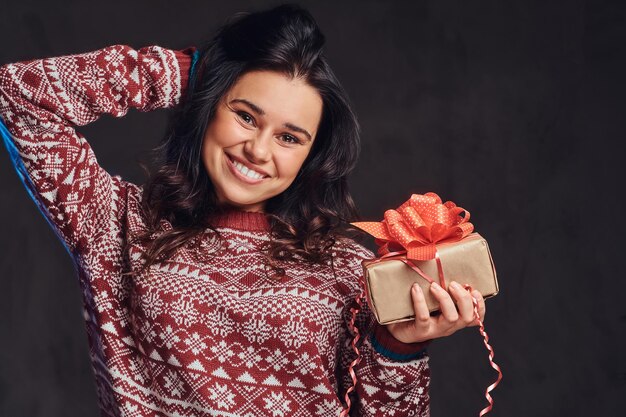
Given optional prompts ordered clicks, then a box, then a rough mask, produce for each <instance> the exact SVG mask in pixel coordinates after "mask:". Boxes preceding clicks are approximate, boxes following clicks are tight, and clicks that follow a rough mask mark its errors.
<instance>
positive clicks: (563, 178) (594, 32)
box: [0, 0, 626, 417]
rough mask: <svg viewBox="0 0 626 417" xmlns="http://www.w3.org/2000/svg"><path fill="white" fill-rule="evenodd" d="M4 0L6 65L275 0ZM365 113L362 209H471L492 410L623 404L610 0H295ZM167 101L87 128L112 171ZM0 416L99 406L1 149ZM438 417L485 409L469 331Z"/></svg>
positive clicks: (437, 371)
mask: <svg viewBox="0 0 626 417" xmlns="http://www.w3.org/2000/svg"><path fill="white" fill-rule="evenodd" d="M226 3H227V2H223V1H222V2H209V1H184V2H178V3H177V4H176V5H174V4H175V3H174V2H168V1H150V2H148V1H141V2H140V1H133V2H121V1H107V2H98V3H96V2H78V1H65V2H63V3H62V4H59V3H55V2H45V1H41V0H40V1H28V0H23V1H21V2H19V3H18V2H11V3H10V4H9V3H8V2H4V3H3V4H1V7H2V12H1V14H0V39H2V47H1V48H0V63H1V64H4V63H8V62H14V61H19V60H23V59H31V58H43V57H45V56H56V55H62V54H68V53H78V52H85V51H88V50H93V49H97V48H100V47H104V46H107V45H110V44H115V43H124V44H128V45H131V46H133V47H141V46H145V45H149V44H159V45H162V46H166V47H170V48H174V49H176V48H183V47H185V46H187V45H193V44H197V43H198V42H199V41H200V40H201V39H204V38H205V37H207V36H208V35H209V34H211V33H212V31H213V30H214V29H216V28H217V27H218V25H219V24H221V23H222V22H223V21H224V19H225V18H226V17H228V16H229V15H231V14H232V13H234V12H236V11H240V10H251V9H254V8H257V7H261V6H263V5H272V4H276V2H261V1H255V2H252V1H230V2H228V4H226ZM302 4H304V5H306V6H308V7H309V9H310V11H311V12H312V13H313V14H314V16H315V17H316V18H317V20H318V22H319V24H320V26H321V27H322V30H323V31H324V33H325V34H326V36H327V47H326V53H327V55H328V57H329V59H330V62H331V65H333V68H334V69H335V71H336V73H337V75H338V77H339V79H340V80H341V81H342V83H343V85H344V86H345V87H346V89H347V90H348V92H349V94H350V96H351V98H352V100H353V102H354V107H355V109H356V112H357V114H358V116H359V119H360V121H361V124H362V131H363V152H362V157H361V160H360V164H359V166H358V168H357V170H356V172H355V173H354V176H353V178H352V187H353V192H354V196H355V199H356V201H357V202H358V204H359V206H360V207H361V209H362V214H363V216H364V217H366V218H368V219H371V220H376V219H379V218H380V217H381V216H382V213H383V211H384V209H385V208H388V207H391V206H394V207H395V206H397V205H398V204H400V203H401V202H403V201H404V200H405V199H406V198H408V196H409V195H410V193H412V192H417V193H424V192H427V191H435V192H437V193H438V194H439V195H440V196H441V197H442V198H443V199H444V201H445V200H448V199H450V200H453V201H455V202H457V203H458V204H459V205H461V206H463V207H465V208H466V209H468V210H469V211H470V212H471V213H472V222H473V223H474V225H475V227H476V230H477V231H479V232H480V233H481V234H482V235H483V236H485V237H486V238H487V239H488V241H489V243H490V247H491V250H492V253H493V256H494V259H495V262H496V267H497V271H498V277H499V281H500V285H501V293H500V295H498V296H497V297H495V298H494V299H491V300H489V301H488V303H487V318H486V326H487V330H488V332H489V335H490V337H491V342H492V344H493V347H494V349H495V359H496V362H497V363H499V364H500V365H501V367H502V369H503V372H504V380H503V381H502V383H501V384H500V386H498V387H497V388H496V390H495V391H494V392H493V396H494V399H495V408H494V410H493V411H492V413H490V414H489V415H493V416H507V417H514V416H569V417H575V416H588V415H594V416H595V415H597V416H623V415H625V413H626V395H625V394H626V357H625V355H624V352H626V303H625V301H624V297H625V296H626V285H625V283H624V282H625V280H624V278H625V277H624V274H623V273H622V272H621V271H620V269H619V268H618V266H620V264H622V262H621V261H622V260H623V255H622V248H623V245H622V244H621V239H620V233H621V234H622V235H623V233H624V226H623V224H624V222H623V221H622V220H620V219H619V217H618V216H617V214H618V211H619V210H620V207H621V205H622V203H623V202H624V198H623V194H622V193H623V188H622V186H621V181H619V180H618V178H619V177H622V178H623V177H624V172H623V171H624V170H623V164H624V160H623V159H624V158H623V157H624V143H623V140H624V138H625V135H624V133H625V132H626V129H625V126H624V110H625V109H626V106H625V100H624V95H625V93H626V88H625V86H626V83H625V82H624V75H625V74H626V71H625V70H626V19H625V16H626V14H625V9H624V7H623V4H624V3H623V2H620V1H613V2H611V1H596V2H591V1H589V2H585V1H571V0H570V1H552V2H545V1H478V0H476V1H471V2H470V1H463V0H455V1H442V0H439V1H430V2H424V1H412V2H391V1H389V2H383V1H349V2H348V1H332V2H319V1H316V2H314V1H307V2H302ZM166 116H167V114H166V113H165V111H164V110H160V111H156V112H152V113H139V112H136V111H131V112H130V114H128V115H127V116H126V117H124V118H122V119H114V118H112V117H108V116H105V117H103V118H102V119H101V120H99V121H97V122H95V123H93V124H91V125H89V126H87V127H84V128H80V130H81V132H83V133H84V134H85V135H86V137H87V138H88V139H89V141H90V143H91V144H92V146H93V148H94V149H95V151H96V155H97V156H98V159H99V162H100V163H101V165H103V166H104V167H105V168H106V169H107V170H108V171H109V172H111V173H114V174H121V175H122V176H123V177H125V178H126V179H128V180H132V181H142V178H143V177H142V175H141V171H140V169H139V167H138V165H137V162H136V161H137V159H138V158H139V157H140V156H141V152H144V151H145V150H147V149H149V148H150V147H151V146H153V145H154V144H155V143H156V142H157V140H158V139H159V137H160V135H161V134H162V132H163V130H164V128H165V122H166ZM0 181H1V184H2V186H1V187H0V213H1V215H2V219H3V222H2V233H1V234H0V236H1V237H0V248H1V251H0V257H1V258H0V282H1V286H0V415H1V416H64V417H68V416H81V417H82V416H96V415H97V407H96V394H95V390H94V385H93V381H92V371H91V368H90V364H89V358H88V348H87V339H86V334H85V330H84V324H83V321H82V320H83V319H82V315H81V304H80V293H79V289H78V282H77V280H76V278H75V276H74V269H73V266H72V262H71V260H70V258H69V257H68V256H67V253H66V252H65V250H64V248H63V246H62V245H61V243H60V242H59V241H58V240H57V238H56V236H55V235H54V233H53V232H52V230H51V229H50V228H49V227H48V225H47V223H46V222H45V220H44V218H43V217H42V216H41V214H40V213H39V212H38V210H37V208H36V206H35V205H34V203H33V202H32V201H31V200H30V198H29V197H28V195H27V193H26V191H25V190H24V189H23V186H22V184H21V182H20V181H19V179H18V177H17V175H16V174H15V172H14V171H13V168H12V166H11V165H10V161H9V158H8V156H7V153H6V151H4V148H3V150H2V152H0ZM430 354H431V366H432V376H433V379H432V390H431V395H432V415H433V416H470V415H477V414H478V411H479V410H480V409H481V408H482V407H484V406H485V400H484V397H483V393H484V389H485V387H486V386H487V385H488V384H490V383H491V382H492V381H493V378H494V377H495V372H494V371H493V370H491V368H490V367H489V365H488V362H487V352H486V351H485V349H484V346H483V344H482V339H481V338H480V336H479V334H478V332H477V330H476V328H473V329H465V330H463V331H460V332H458V333H456V334H454V335H452V336H450V337H448V338H444V339H440V340H437V341H436V342H435V343H434V344H433V345H432V347H431V348H430Z"/></svg>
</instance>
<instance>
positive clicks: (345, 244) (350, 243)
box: [333, 237, 376, 262]
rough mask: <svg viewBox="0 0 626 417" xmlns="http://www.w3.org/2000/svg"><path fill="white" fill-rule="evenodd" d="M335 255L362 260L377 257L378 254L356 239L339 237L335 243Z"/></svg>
mask: <svg viewBox="0 0 626 417" xmlns="http://www.w3.org/2000/svg"><path fill="white" fill-rule="evenodd" d="M333 255H336V256H341V257H347V258H354V259H357V260H359V262H360V261H362V260H365V259H371V258H375V257H376V255H375V254H374V252H372V251H371V250H370V249H368V248H366V247H365V246H363V245H362V244H361V243H358V242H356V241H355V240H354V239H351V238H347V237H339V238H337V240H336V241H335V244H334V245H333Z"/></svg>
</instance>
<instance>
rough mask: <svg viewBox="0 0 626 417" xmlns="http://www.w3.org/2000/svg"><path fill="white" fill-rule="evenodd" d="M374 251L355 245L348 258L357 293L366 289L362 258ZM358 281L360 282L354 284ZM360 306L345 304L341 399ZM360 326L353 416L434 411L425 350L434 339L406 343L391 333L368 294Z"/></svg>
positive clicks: (399, 415)
mask: <svg viewBox="0 0 626 417" xmlns="http://www.w3.org/2000/svg"><path fill="white" fill-rule="evenodd" d="M374 256H375V255H374V254H373V253H372V252H371V251H369V250H368V249H366V248H364V247H362V246H360V245H356V253H355V254H354V256H352V257H350V260H348V261H347V262H348V263H349V264H350V268H349V270H350V271H353V284H352V286H353V288H354V290H355V292H354V294H355V296H354V297H353V299H356V296H357V295H358V294H359V293H360V291H361V289H362V288H363V284H362V279H363V278H362V275H363V273H362V266H361V261H362V260H363V259H368V258H373V257H374ZM354 283H356V286H355V284H354ZM355 307H358V304H357V303H356V301H353V302H352V303H349V304H347V305H346V306H345V308H344V312H343V324H344V329H343V331H344V332H345V337H344V338H343V341H342V342H341V346H340V355H339V368H338V369H339V372H340V373H341V374H340V375H339V380H340V381H341V385H342V389H343V391H342V392H341V400H342V401H344V395H345V392H346V391H347V389H348V388H349V387H350V386H352V378H351V377H350V374H349V372H348V367H349V365H350V363H351V362H352V361H353V360H354V359H355V358H356V353H355V352H354V349H353V348H352V344H351V343H352V340H353V338H354V333H353V331H352V330H351V326H350V321H351V318H352V311H351V310H352V309H353V308H355ZM355 325H356V327H357V329H358V330H359V335H360V339H359V341H358V342H357V344H356V345H357V348H358V349H359V351H360V353H361V361H360V362H359V363H358V364H357V365H356V366H355V367H354V371H355V374H356V378H357V383H356V387H355V390H354V391H353V392H352V393H351V394H350V398H351V401H352V406H351V411H350V412H351V415H352V416H359V417H369V416H383V415H393V416H396V417H403V416H428V415H429V413H430V397H429V385H430V368H429V365H428V354H427V351H426V348H427V346H428V345H429V343H430V341H426V342H423V343H403V342H400V341H398V340H397V339H395V338H394V337H393V336H392V335H391V333H389V332H388V331H387V326H385V325H380V324H379V323H378V322H377V321H376V318H375V316H374V314H373V312H372V311H371V309H370V306H369V304H368V303H367V300H366V299H365V298H363V300H362V302H361V306H360V308H359V312H358V314H357V315H356V320H355Z"/></svg>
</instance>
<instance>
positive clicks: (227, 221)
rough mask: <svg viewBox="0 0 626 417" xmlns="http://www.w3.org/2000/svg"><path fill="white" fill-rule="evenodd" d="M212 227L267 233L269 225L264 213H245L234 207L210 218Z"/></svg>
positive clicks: (222, 210) (216, 213) (224, 209)
mask: <svg viewBox="0 0 626 417" xmlns="http://www.w3.org/2000/svg"><path fill="white" fill-rule="evenodd" d="M211 225H213V227H229V228H232V229H239V230H251V231H252V230H254V231H268V230H270V223H269V220H268V218H267V215H266V213H262V212H257V211H245V210H242V209H239V208H235V207H228V208H223V209H221V210H220V211H218V212H215V213H214V214H213V215H212V216H211Z"/></svg>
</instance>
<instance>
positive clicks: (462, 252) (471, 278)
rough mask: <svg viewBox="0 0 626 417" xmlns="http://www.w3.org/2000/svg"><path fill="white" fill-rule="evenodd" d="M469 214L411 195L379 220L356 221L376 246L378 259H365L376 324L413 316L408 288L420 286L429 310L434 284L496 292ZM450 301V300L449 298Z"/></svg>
mask: <svg viewBox="0 0 626 417" xmlns="http://www.w3.org/2000/svg"><path fill="white" fill-rule="evenodd" d="M469 218H470V214H469V212H468V211H467V210H465V209H463V208H461V207H458V206H456V204H454V203H453V202H451V201H447V202H446V203H442V202H441V199H440V198H439V196H438V195H437V194H435V193H432V192H430V193H426V194H423V195H422V194H413V195H412V196H411V198H410V199H409V200H408V201H406V202H405V203H404V204H402V205H401V206H400V207H398V208H397V209H395V210H387V211H386V212H385V218H384V220H383V221H382V222H354V223H352V224H353V225H354V226H356V227H359V228H361V229H362V230H364V231H366V232H368V233H370V234H371V235H372V236H374V237H375V238H376V243H377V244H378V245H379V249H378V255H379V257H378V258H374V259H369V260H364V261H363V262H362V265H363V274H364V281H365V282H364V284H365V292H366V295H367V302H368V303H369V305H370V307H371V310H372V312H373V313H374V315H375V317H376V320H377V321H378V322H379V323H380V324H390V323H396V322H401V321H407V320H412V319H414V318H415V311H414V309H413V302H412V299H411V293H410V291H411V286H412V285H413V283H418V284H419V285H420V287H421V289H422V292H423V293H424V297H425V299H426V303H427V305H428V308H429V310H430V311H431V312H433V311H437V310H438V309H439V303H438V302H437V300H436V299H435V298H434V297H433V296H432V295H431V292H430V290H429V287H430V284H431V282H432V281H436V282H438V283H439V284H440V285H441V286H442V287H443V288H445V289H447V288H448V284H449V283H450V282H451V281H456V282H458V283H460V284H462V285H465V284H467V285H469V286H470V287H471V289H476V290H478V291H479V292H480V293H481V294H482V296H483V298H485V299H486V298H490V297H493V296H495V295H496V294H498V291H499V288H498V280H497V276H496V270H495V266H494V263H493V258H492V257H491V253H490V251H489V245H488V244H487V241H486V240H485V239H484V238H483V237H482V236H481V235H480V234H478V233H476V232H473V230H474V226H473V225H472V224H471V223H470V222H469ZM453 300H454V298H453Z"/></svg>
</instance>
